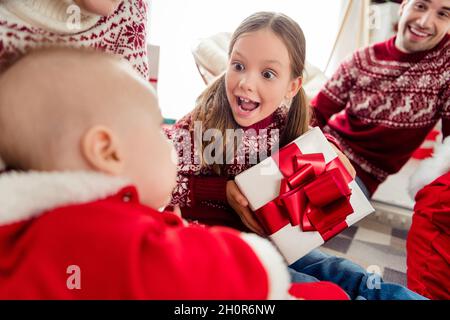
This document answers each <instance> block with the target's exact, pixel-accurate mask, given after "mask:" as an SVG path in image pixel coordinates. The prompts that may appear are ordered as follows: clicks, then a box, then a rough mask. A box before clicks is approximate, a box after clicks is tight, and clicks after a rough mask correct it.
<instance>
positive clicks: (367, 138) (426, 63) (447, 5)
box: [311, 0, 450, 195]
mask: <svg viewBox="0 0 450 320" xmlns="http://www.w3.org/2000/svg"><path fill="white" fill-rule="evenodd" d="M399 14H400V20H399V23H398V31H397V34H396V35H395V36H394V37H392V38H391V39H389V40H387V41H386V42H382V43H377V44H375V45H372V46H370V47H367V48H364V49H362V50H359V51H357V52H356V53H354V54H353V55H352V56H351V57H350V58H349V59H347V60H346V61H344V62H343V63H342V64H341V65H340V67H339V68H338V70H337V71H336V73H335V74H334V75H333V77H332V78H331V79H330V80H329V81H328V82H327V83H326V84H325V86H324V87H323V88H322V90H321V92H320V93H319V94H318V95H317V96H316V97H315V98H314V99H313V101H312V102H311V104H312V106H313V110H314V115H315V117H314V124H315V125H319V126H320V127H321V128H322V129H323V130H324V131H325V132H327V133H329V134H332V135H333V136H335V137H336V139H337V140H338V141H339V142H340V143H341V146H342V149H343V151H344V153H345V154H346V156H347V157H348V158H349V159H350V160H351V161H352V163H353V165H354V167H355V169H356V171H357V175H358V179H359V183H360V184H361V186H362V187H363V188H365V189H366V191H367V194H368V195H372V194H373V193H374V192H375V190H376V189H377V187H378V185H379V184H380V183H381V182H383V181H384V180H385V179H386V178H387V177H388V176H389V175H391V174H393V173H396V172H398V171H399V170H400V169H401V168H402V166H403V165H404V164H405V163H406V162H407V161H408V160H409V158H410V157H411V155H412V153H413V152H414V151H415V150H416V149H417V148H418V147H419V146H420V145H421V143H422V142H423V140H424V139H425V137H426V136H427V134H428V133H429V132H430V131H431V130H432V129H433V127H434V126H435V125H436V123H437V122H438V121H439V120H440V119H442V133H443V136H444V137H446V136H448V135H450V41H449V39H450V36H449V33H450V0H405V1H403V2H402V4H401V6H400V11H399Z"/></svg>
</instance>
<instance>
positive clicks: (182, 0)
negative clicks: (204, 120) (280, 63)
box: [149, 0, 342, 118]
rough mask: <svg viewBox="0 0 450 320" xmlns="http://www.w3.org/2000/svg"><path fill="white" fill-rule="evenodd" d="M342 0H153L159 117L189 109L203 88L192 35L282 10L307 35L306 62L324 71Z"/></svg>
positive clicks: (176, 115)
mask: <svg viewBox="0 0 450 320" xmlns="http://www.w3.org/2000/svg"><path fill="white" fill-rule="evenodd" d="M341 3H342V2H341V0H153V1H152V2H151V6H150V27H149V42H150V43H153V44H157V45H159V46H161V53H160V64H159V79H158V94H159V99H160V105H161V108H162V112H163V115H164V116H165V117H170V118H180V117H181V116H183V115H184V114H186V113H188V112H189V111H190V110H192V108H193V107H194V102H195V99H196V97H197V96H198V95H199V94H200V92H201V91H202V90H203V89H204V84H203V81H202V79H201V77H200V74H199V73H198V71H197V69H196V66H195V63H194V59H193V57H192V54H191V47H192V46H193V45H194V43H195V41H196V39H198V38H202V37H207V36H210V35H212V34H214V33H217V32H221V31H227V32H232V31H233V30H234V29H235V28H236V27H237V26H238V25H239V23H240V22H241V21H242V20H243V19H244V18H246V17H247V16H249V15H250V14H252V13H254V12H257V11H263V10H264V11H278V12H283V13H285V14H287V15H289V16H290V17H292V18H293V19H295V20H296V21H297V22H298V23H299V24H300V26H301V27H302V29H303V32H304V33H305V37H306V43H307V50H306V58H307V60H308V61H309V62H310V63H312V64H314V65H316V66H317V67H319V68H320V69H323V68H324V67H325V64H326V62H327V59H328V55H329V53H330V50H331V47H332V45H333V41H334V38H335V36H336V33H337V25H338V23H339V16H340V10H341V6H342V4H341Z"/></svg>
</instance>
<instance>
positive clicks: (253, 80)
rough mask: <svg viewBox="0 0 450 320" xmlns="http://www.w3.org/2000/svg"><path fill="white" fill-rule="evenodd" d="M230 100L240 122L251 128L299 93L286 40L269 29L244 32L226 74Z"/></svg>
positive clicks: (235, 117)
mask: <svg viewBox="0 0 450 320" xmlns="http://www.w3.org/2000/svg"><path fill="white" fill-rule="evenodd" d="M225 84H226V92H227V98H228V102H229V103H230V106H231V112H232V113H233V117H234V119H235V120H236V122H237V123H238V124H239V125H240V126H242V127H248V126H251V125H253V124H255V123H257V122H258V121H260V120H263V119H264V118H266V117H268V116H269V115H270V114H272V113H273V112H274V111H275V110H276V109H277V108H278V107H279V106H280V105H281V104H282V103H283V102H285V101H287V100H289V99H291V98H292V97H294V96H295V94H296V93H297V92H298V90H299V88H300V85H301V78H295V79H292V77H291V61H290V58H289V53H288V50H287V48H286V46H285V45H284V43H283V41H282V40H281V39H280V38H278V37H277V36H276V35H275V34H274V33H273V32H272V31H270V30H269V29H261V30H258V31H255V32H250V33H246V34H243V35H241V36H240V37H239V38H238V40H237V41H236V43H235V44H234V47H233V50H232V52H231V55H230V60H229V62H228V69H227V71H226V75H225Z"/></svg>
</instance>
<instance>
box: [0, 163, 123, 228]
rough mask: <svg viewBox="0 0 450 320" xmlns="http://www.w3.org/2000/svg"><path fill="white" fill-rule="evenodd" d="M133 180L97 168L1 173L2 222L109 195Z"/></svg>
mask: <svg viewBox="0 0 450 320" xmlns="http://www.w3.org/2000/svg"><path fill="white" fill-rule="evenodd" d="M128 185H130V183H129V182H128V181H127V180H125V179H122V178H118V177H112V176H108V175H105V174H101V173H97V172H87V171H67V172H38V171H30V172H18V171H8V172H5V173H2V174H0V204H1V205H0V226H1V225H6V224H12V223H15V222H19V221H23V220H27V219H30V218H33V217H36V216H39V215H40V214H42V213H43V212H46V211H49V210H52V209H55V208H58V207H61V206H66V205H74V204H81V203H88V202H91V201H96V200H100V199H105V198H107V197H109V196H112V195H114V194H116V193H117V192H119V191H120V190H122V189H123V188H124V187H126V186H128Z"/></svg>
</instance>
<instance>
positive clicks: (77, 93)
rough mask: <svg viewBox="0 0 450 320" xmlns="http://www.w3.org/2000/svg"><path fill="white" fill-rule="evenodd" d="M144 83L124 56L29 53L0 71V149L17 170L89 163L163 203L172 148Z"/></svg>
mask: <svg viewBox="0 0 450 320" xmlns="http://www.w3.org/2000/svg"><path fill="white" fill-rule="evenodd" d="M161 123H162V117H161V113H160V111H159V108H158V104H157V99H156V96H155V93H154V92H153V90H152V88H151V86H150V85H149V84H148V83H146V82H145V81H144V80H142V78H141V77H140V76H139V75H138V74H136V73H135V71H134V70H133V69H132V68H131V67H130V66H129V65H128V64H127V63H126V62H124V61H121V60H119V59H118V58H116V57H114V56H110V55H106V54H104V53H98V52H93V51H85V50H75V49H63V48H52V49H45V50H39V51H35V52H32V53H30V54H28V55H27V56H25V57H24V58H22V59H21V60H19V61H18V62H16V63H15V64H14V65H13V66H11V67H10V68H9V69H8V70H6V71H5V72H4V73H3V74H2V75H1V77H0V155H1V156H2V158H3V160H4V162H5V164H6V165H7V166H8V167H10V168H13V169H18V170H38V171H66V170H72V171H73V170H93V171H98V172H103V173H105V174H109V175H112V176H121V177H125V178H128V179H130V181H131V182H132V183H134V184H135V185H136V186H137V188H138V191H139V193H140V196H141V200H142V202H143V203H145V204H147V205H149V206H150V207H152V208H155V209H157V208H160V207H162V206H164V205H165V204H167V202H168V200H169V197H170V194H171V191H172V189H173V187H174V186H175V176H176V166H175V161H174V160H173V158H172V156H173V149H172V146H171V145H170V144H169V142H168V141H167V139H166V138H165V136H164V134H163V133H162V131H161Z"/></svg>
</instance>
